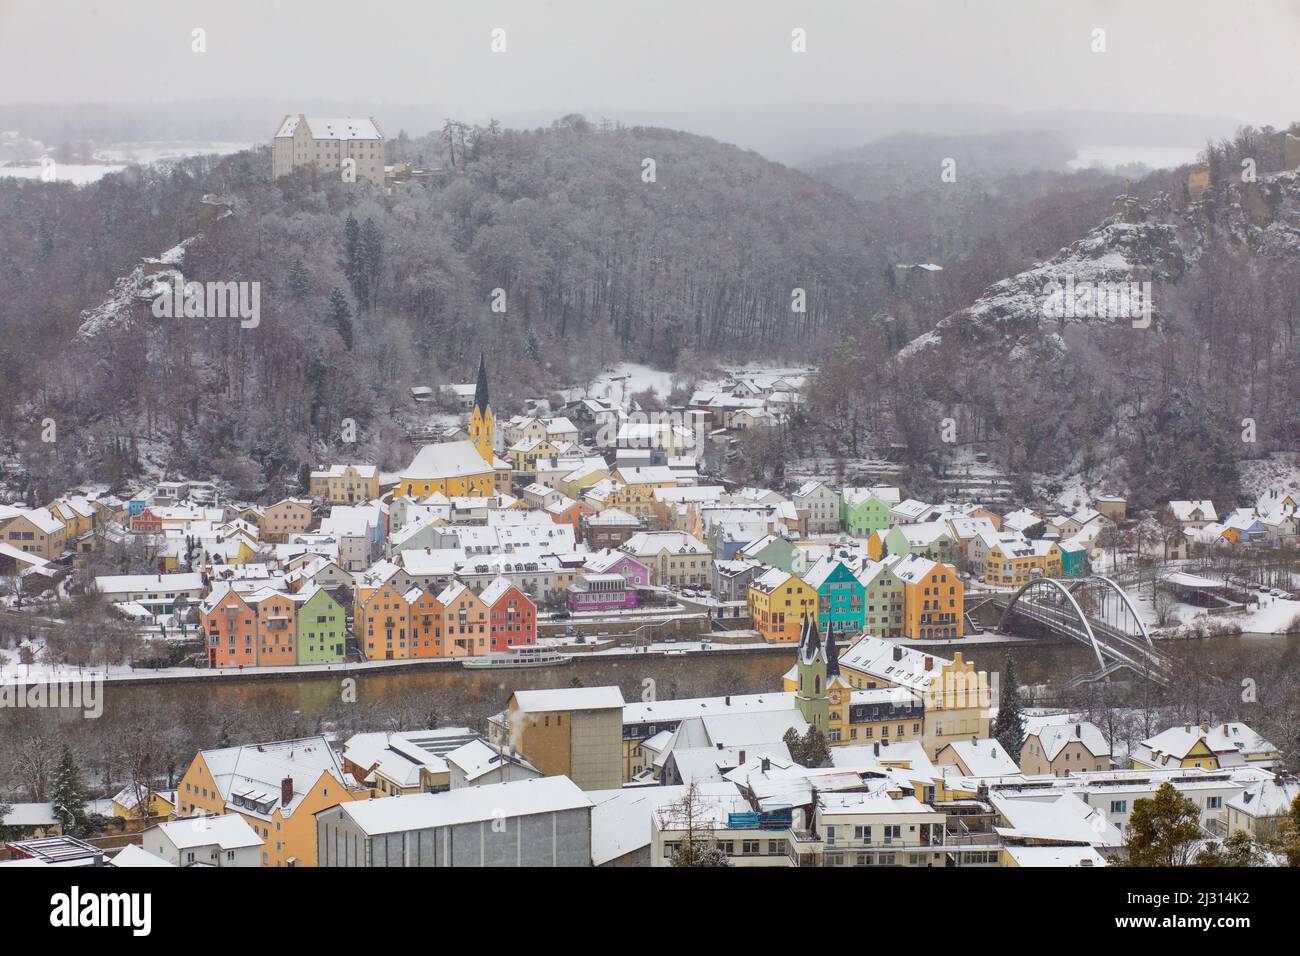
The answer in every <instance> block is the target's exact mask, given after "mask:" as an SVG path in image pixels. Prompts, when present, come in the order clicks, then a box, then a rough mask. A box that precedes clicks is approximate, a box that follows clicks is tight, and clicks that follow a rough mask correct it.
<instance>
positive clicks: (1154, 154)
mask: <svg viewBox="0 0 1300 956" xmlns="http://www.w3.org/2000/svg"><path fill="white" fill-rule="evenodd" d="M1200 151H1201V147H1200V146H1080V147H1079V149H1078V150H1077V155H1076V156H1075V157H1074V159H1072V160H1070V163H1069V165H1070V168H1071V169H1094V168H1111V169H1113V168H1114V167H1116V166H1126V165H1128V164H1129V163H1141V164H1142V165H1143V166H1146V167H1147V168H1148V169H1170V168H1172V167H1175V166H1183V165H1186V164H1187V163H1194V162H1196V156H1197V154H1198V153H1199V152H1200Z"/></svg>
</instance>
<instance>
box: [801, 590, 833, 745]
mask: <svg viewBox="0 0 1300 956" xmlns="http://www.w3.org/2000/svg"><path fill="white" fill-rule="evenodd" d="M829 640H830V642H831V645H832V647H833V646H834V642H835V639H834V638H833V637H832V638H830V639H829ZM798 653H799V660H798V662H797V663H796V664H795V669H796V671H797V673H798V676H799V689H798V690H797V691H796V692H795V697H794V704H795V707H797V708H798V709H799V713H801V714H802V715H803V719H804V720H806V721H808V723H809V724H810V725H811V726H813V727H816V728H817V729H818V730H820V731H821V732H822V733H823V734H824V733H826V728H827V724H828V723H829V721H830V716H831V704H830V695H829V692H828V691H827V688H826V682H827V681H828V680H829V679H830V678H829V675H828V673H827V671H828V665H829V661H828V658H827V653H826V645H824V644H823V643H822V639H821V632H820V631H818V630H817V625H816V624H815V623H814V622H813V619H812V618H811V617H809V616H808V615H807V614H805V615H804V616H803V623H802V624H801V625H800V629H799V652H798ZM832 653H834V654H835V672H836V673H837V674H838V673H839V668H840V662H839V654H838V652H834V651H833V652H832Z"/></svg>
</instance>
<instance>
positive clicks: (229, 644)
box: [199, 582, 347, 667]
mask: <svg viewBox="0 0 1300 956" xmlns="http://www.w3.org/2000/svg"><path fill="white" fill-rule="evenodd" d="M199 610H200V613H201V615H202V618H203V633H204V635H205V636H206V643H207V651H208V666H209V667H274V666H277V665H286V666H287V665H292V664H319V663H328V662H332V661H341V660H343V655H344V651H345V648H346V644H347V626H346V618H345V615H344V611H343V606H342V605H341V604H339V602H338V601H336V600H335V599H334V597H333V596H332V595H331V594H330V592H329V591H327V590H325V589H324V588H322V587H319V586H315V585H312V586H308V587H304V588H303V589H302V590H300V591H298V592H296V593H287V592H284V591H280V590H276V589H274V588H269V587H261V588H258V589H256V590H253V591H249V592H243V591H240V590H239V589H238V588H236V587H234V586H231V584H230V583H225V582H223V583H220V584H218V585H216V586H215V587H214V588H213V590H212V592H211V593H209V594H208V596H207V597H206V598H205V599H204V600H203V602H202V603H201V604H200V605H199Z"/></svg>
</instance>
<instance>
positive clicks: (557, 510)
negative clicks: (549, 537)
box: [546, 498, 596, 537]
mask: <svg viewBox="0 0 1300 956" xmlns="http://www.w3.org/2000/svg"><path fill="white" fill-rule="evenodd" d="M546 513H547V514H549V515H550V516H551V520H552V521H554V522H555V523H556V524H567V525H569V526H570V527H571V528H573V534H574V536H575V537H576V536H578V535H579V534H580V533H581V531H582V517H583V515H594V514H595V513H596V509H595V508H593V507H592V506H591V505H589V504H588V503H587V502H585V501H574V500H573V499H572V498H565V499H563V500H561V501H557V502H556V503H555V504H553V505H550V506H549V507H547V509H546Z"/></svg>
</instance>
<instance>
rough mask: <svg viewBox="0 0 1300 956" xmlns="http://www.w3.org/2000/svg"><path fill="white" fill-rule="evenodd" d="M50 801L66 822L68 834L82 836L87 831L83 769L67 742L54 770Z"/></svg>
mask: <svg viewBox="0 0 1300 956" xmlns="http://www.w3.org/2000/svg"><path fill="white" fill-rule="evenodd" d="M50 802H51V803H52V804H54V812H55V813H57V814H58V815H59V817H60V818H61V819H62V820H63V822H64V830H63V832H64V833H66V834H67V835H68V836H82V835H84V834H85V833H86V830H87V827H86V791H85V789H84V788H83V787H82V783H81V770H80V769H79V768H78V767H77V761H76V759H75V758H74V757H73V756H72V748H71V747H69V746H68V745H67V744H64V745H63V750H62V751H61V752H60V754H59V766H58V767H57V768H56V769H55V771H54V780H53V782H52V783H51V786H50Z"/></svg>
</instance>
